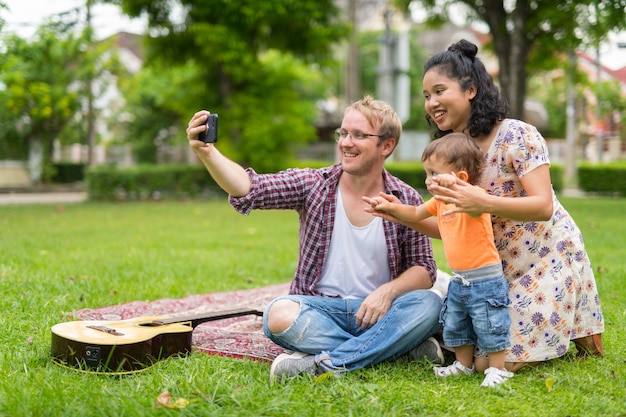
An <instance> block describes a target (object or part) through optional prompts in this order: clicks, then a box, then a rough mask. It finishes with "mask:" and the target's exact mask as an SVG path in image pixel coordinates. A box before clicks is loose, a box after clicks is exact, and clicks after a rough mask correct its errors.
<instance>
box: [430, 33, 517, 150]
mask: <svg viewBox="0 0 626 417" xmlns="http://www.w3.org/2000/svg"><path fill="white" fill-rule="evenodd" d="M477 52H478V47H477V46H476V45H474V44H473V43H471V42H469V41H466V40H465V39H462V40H460V41H459V42H457V43H454V44H452V45H450V47H449V48H448V50H447V51H443V52H439V53H438V54H435V55H433V57H431V58H430V59H429V60H428V61H427V62H426V64H425V65H424V74H426V72H427V71H428V70H430V69H433V68H436V71H437V72H438V73H440V74H443V75H445V76H447V77H448V78H450V79H453V80H458V81H459V84H460V85H461V90H462V91H466V90H467V89H468V88H469V87H470V86H472V85H473V86H474V87H475V88H476V96H475V97H474V98H473V99H472V101H471V106H472V108H471V113H470V118H469V122H468V125H467V129H468V132H469V135H470V136H471V137H477V136H480V135H486V134H488V133H489V132H491V129H493V127H494V126H495V124H496V123H497V122H499V121H500V120H503V119H504V118H505V117H506V115H507V113H508V103H507V101H506V99H505V98H504V96H502V95H501V94H500V89H499V88H498V86H496V85H495V84H494V82H493V78H491V75H489V73H488V72H487V69H486V68H485V65H484V64H483V63H482V61H481V60H480V59H478V58H476V53H477ZM426 120H427V121H428V124H429V125H430V126H431V127H435V129H436V132H435V137H437V138H439V137H441V136H443V135H445V134H446V133H449V131H447V132H443V131H441V130H439V128H437V126H436V124H435V123H434V122H433V121H432V119H431V118H430V116H426Z"/></svg>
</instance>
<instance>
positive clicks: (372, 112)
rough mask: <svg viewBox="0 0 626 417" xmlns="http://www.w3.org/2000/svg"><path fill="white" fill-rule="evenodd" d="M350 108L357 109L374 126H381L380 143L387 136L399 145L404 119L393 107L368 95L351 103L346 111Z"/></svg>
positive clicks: (379, 132)
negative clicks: (402, 119)
mask: <svg viewBox="0 0 626 417" xmlns="http://www.w3.org/2000/svg"><path fill="white" fill-rule="evenodd" d="M350 110H356V111H358V112H359V113H361V114H362V115H363V116H365V118H366V119H367V121H368V122H369V123H370V124H371V125H372V126H376V125H378V126H379V128H378V130H379V131H378V134H379V135H381V137H380V138H378V143H380V142H382V141H383V140H384V139H387V138H394V139H395V140H396V146H398V142H400V136H401V135H402V121H401V120H400V117H399V116H398V114H397V113H396V111H395V110H394V109H393V107H391V106H390V105H389V104H387V103H385V102H384V101H382V100H376V99H374V98H373V97H372V96H369V95H368V96H365V97H363V98H362V99H361V100H357V101H355V102H354V103H352V104H350V105H349V106H348V107H347V108H346V111H345V113H347V112H348V111H350ZM345 113H344V114H345ZM366 133H374V132H366Z"/></svg>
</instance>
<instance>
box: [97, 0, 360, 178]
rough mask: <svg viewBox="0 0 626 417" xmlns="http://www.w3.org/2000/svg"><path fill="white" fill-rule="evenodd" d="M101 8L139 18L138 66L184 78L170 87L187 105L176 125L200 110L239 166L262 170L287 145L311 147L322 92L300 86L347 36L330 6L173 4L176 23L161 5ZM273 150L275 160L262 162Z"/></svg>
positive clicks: (129, 2)
mask: <svg viewBox="0 0 626 417" xmlns="http://www.w3.org/2000/svg"><path fill="white" fill-rule="evenodd" d="M109 2H111V3H115V4H119V5H120V6H121V7H122V10H123V11H124V12H125V13H126V14H128V15H129V16H132V17H137V16H139V15H141V14H142V13H143V14H145V15H146V16H147V17H148V22H149V23H148V24H149V27H150V29H151V33H152V34H153V36H151V37H150V39H149V40H148V43H147V50H148V60H147V63H146V65H148V66H152V67H153V68H160V69H163V68H165V67H168V68H170V69H171V68H176V67H178V68H181V69H182V70H183V71H186V70H185V69H184V68H187V69H189V68H193V69H192V73H193V74H190V75H192V76H191V77H189V78H187V79H185V80H184V84H183V83H181V84H178V87H179V88H180V89H181V92H182V93H184V94H185V95H186V96H187V97H186V100H185V101H186V103H185V104H186V106H185V107H182V108H180V107H179V108H178V109H176V111H177V112H178V113H179V115H180V121H179V124H180V125H186V122H187V120H188V119H189V117H190V115H191V113H192V112H193V111H195V110H197V109H200V108H208V109H209V110H211V111H213V112H217V113H222V115H221V117H220V140H224V139H225V140H224V142H227V143H228V145H229V146H230V150H231V151H232V152H234V154H235V155H236V157H237V158H238V159H239V160H240V162H242V163H244V164H251V165H252V164H254V165H255V167H257V166H259V164H261V165H262V166H264V167H266V169H270V167H269V165H272V164H273V165H274V166H276V163H284V159H285V158H284V157H285V156H286V155H288V153H289V151H288V149H289V146H288V144H289V143H291V144H296V143H298V142H303V141H309V140H312V139H314V138H315V130H314V126H313V120H314V117H315V107H314V105H315V101H317V100H318V99H320V98H324V97H325V96H326V95H327V93H328V92H329V91H328V87H326V86H324V85H323V83H320V82H314V85H315V86H316V87H317V89H316V90H313V91H312V89H311V88H309V86H307V85H306V83H307V82H310V81H311V78H313V79H317V78H318V75H317V74H319V71H321V70H322V69H323V68H324V67H326V66H327V65H329V64H331V61H330V57H331V49H330V48H331V46H332V45H333V44H334V43H335V42H337V41H338V40H340V39H342V38H343V37H345V36H346V35H347V24H346V23H345V22H344V21H343V20H341V19H339V18H338V14H339V10H338V9H337V8H336V7H335V5H334V2H333V1H331V0H307V1H297V2H296V1H293V0H275V1H272V2H263V1H258V0H240V1H237V2H233V1H228V0H205V1H193V0H182V1H181V5H182V10H183V11H184V14H185V15H184V16H183V18H182V19H181V21H174V19H173V18H172V10H171V2H168V1H157V2H147V1H144V0H110V1H109ZM155 33H156V35H155ZM168 73H169V72H168ZM154 75H155V76H158V73H155V74H154ZM181 81H182V80H181ZM303 101H304V102H303ZM183 123H184V124H183ZM162 127H164V126H162ZM225 144H226V143H225ZM272 144H274V145H275V147H274V150H275V151H277V152H278V153H277V154H273V155H271V154H268V153H269V150H268V147H271V145H272ZM227 147H228V146H227ZM222 148H223V149H224V145H222ZM261 150H263V151H262V152H261Z"/></svg>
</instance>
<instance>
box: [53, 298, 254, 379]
mask: <svg viewBox="0 0 626 417" xmlns="http://www.w3.org/2000/svg"><path fill="white" fill-rule="evenodd" d="M251 314H254V315H257V316H262V315H263V312H262V311H259V310H254V309H234V310H224V311H216V312H210V313H202V314H198V315H194V316H186V317H166V316H144V317H136V318H131V319H127V320H117V321H109V320H79V321H71V322H65V323H59V324H56V325H54V326H52V329H51V330H52V358H53V360H54V361H55V362H57V363H59V364H62V365H66V366H69V367H70V368H74V369H78V370H83V371H88V372H96V373H131V372H137V371H140V370H143V369H145V368H147V367H149V366H151V365H153V364H154V363H156V362H157V361H159V360H161V359H164V358H167V357H170V356H174V355H179V356H186V355H187V354H189V352H191V336H192V332H193V329H194V328H195V327H196V326H197V325H199V324H201V323H204V322H207V321H213V320H222V319H227V318H231V317H239V316H246V315H251Z"/></svg>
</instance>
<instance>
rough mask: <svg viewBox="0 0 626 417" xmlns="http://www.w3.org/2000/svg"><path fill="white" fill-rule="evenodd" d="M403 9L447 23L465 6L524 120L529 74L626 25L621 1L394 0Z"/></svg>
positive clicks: (503, 86)
mask: <svg viewBox="0 0 626 417" xmlns="http://www.w3.org/2000/svg"><path fill="white" fill-rule="evenodd" d="M395 2H396V4H398V5H399V6H400V7H402V8H404V9H405V10H408V9H409V8H410V4H411V3H416V4H417V3H419V4H420V5H422V6H423V7H424V9H425V11H426V12H427V13H428V16H429V17H428V21H429V22H430V23H437V22H442V21H446V20H447V19H448V16H449V15H450V7H451V6H452V5H458V4H462V5H465V7H466V9H467V13H468V16H467V18H468V22H471V21H482V22H484V23H486V24H487V25H488V27H489V29H490V33H491V36H492V38H493V47H494V49H495V52H496V54H497V56H498V63H499V81H500V87H501V89H502V92H503V94H504V95H505V96H506V97H507V99H508V101H509V105H510V113H511V116H512V117H516V118H523V114H524V100H525V96H526V82H527V81H526V80H527V75H528V73H530V72H532V71H537V70H540V69H548V68H550V67H551V66H553V65H555V62H556V61H555V57H556V56H557V55H559V54H560V53H564V52H566V51H567V50H575V49H577V48H579V47H580V46H584V45H585V44H586V42H588V41H590V42H591V44H592V45H596V44H597V43H598V42H600V41H601V40H602V39H603V38H604V37H605V36H606V35H607V34H608V33H609V32H610V31H611V30H614V29H621V28H624V27H626V20H625V19H624V9H625V8H626V0H602V1H599V0H567V1H549V0H534V1H533V0H516V1H505V0H478V1H472V0H467V1H465V0H395Z"/></svg>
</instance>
